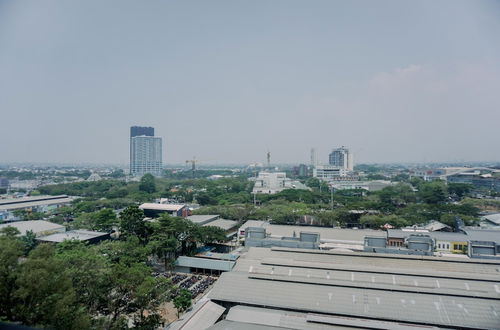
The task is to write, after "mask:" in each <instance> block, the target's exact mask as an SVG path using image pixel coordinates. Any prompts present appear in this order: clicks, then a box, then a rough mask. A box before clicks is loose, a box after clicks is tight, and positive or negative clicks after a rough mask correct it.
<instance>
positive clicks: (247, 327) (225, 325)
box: [208, 320, 289, 330]
mask: <svg viewBox="0 0 500 330" xmlns="http://www.w3.org/2000/svg"><path fill="white" fill-rule="evenodd" d="M284 329H289V328H282V327H272V326H268V325H260V324H250V323H243V322H234V321H226V320H224V321H220V322H217V323H216V324H215V325H213V326H211V327H210V328H208V330H284Z"/></svg>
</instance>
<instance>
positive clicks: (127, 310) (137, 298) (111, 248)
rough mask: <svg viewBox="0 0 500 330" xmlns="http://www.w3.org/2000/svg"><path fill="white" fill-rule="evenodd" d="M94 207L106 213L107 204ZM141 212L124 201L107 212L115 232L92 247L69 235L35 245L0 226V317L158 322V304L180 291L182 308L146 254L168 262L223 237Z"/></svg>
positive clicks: (56, 325)
mask: <svg viewBox="0 0 500 330" xmlns="http://www.w3.org/2000/svg"><path fill="white" fill-rule="evenodd" d="M102 213H103V218H107V215H106V214H104V213H109V211H104V212H102ZM109 218H111V217H109ZM143 218H144V214H143V213H142V211H141V210H140V209H139V208H137V207H136V206H131V207H128V208H126V209H125V210H124V211H123V212H122V213H121V214H120V218H119V219H116V218H114V219H115V220H114V224H115V225H117V226H118V228H119V232H120V239H119V240H112V241H107V242H102V243H100V244H98V245H92V246H88V245H86V244H84V243H81V242H75V241H66V242H63V243H60V244H58V245H52V244H39V245H37V244H36V241H35V238H34V236H33V235H32V233H31V234H29V233H28V234H27V235H26V236H30V237H26V236H22V237H19V232H18V231H17V230H16V229H14V228H12V227H7V228H6V229H3V231H2V232H0V319H1V320H4V321H9V322H17V323H21V324H25V325H30V326H34V327H41V328H53V329H124V328H128V324H130V323H132V324H133V325H134V327H135V328H138V329H155V328H156V327H158V326H159V325H160V324H161V323H162V319H161V317H160V305H162V304H163V303H165V302H167V301H170V300H172V299H176V297H177V296H178V295H181V297H182V299H181V300H180V301H181V302H182V304H180V305H179V307H178V308H184V306H186V299H185V293H184V294H183V295H182V294H181V293H182V292H180V291H179V289H178V288H177V287H175V286H173V285H172V284H171V283H170V282H169V281H168V280H166V279H165V278H162V277H154V276H152V268H151V266H152V264H153V262H154V260H155V258H153V257H156V258H159V259H161V260H162V261H163V262H164V264H165V266H166V268H169V267H170V266H171V265H172V263H173V261H174V260H175V258H176V257H177V256H178V255H179V254H183V255H190V254H193V253H195V251H196V248H197V247H199V246H200V245H203V244H209V243H214V242H221V241H224V240H225V239H226V236H225V233H224V231H222V230H221V229H219V228H215V227H201V226H199V225H196V224H193V223H191V222H190V221H188V220H185V219H183V218H173V217H169V216H163V217H161V218H160V219H159V220H158V221H157V222H145V221H144V220H143ZM99 225H103V223H101V222H100V223H99ZM177 300H179V299H177ZM189 303H190V302H189ZM176 306H177V305H176Z"/></svg>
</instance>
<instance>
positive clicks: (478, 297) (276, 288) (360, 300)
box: [207, 247, 500, 329]
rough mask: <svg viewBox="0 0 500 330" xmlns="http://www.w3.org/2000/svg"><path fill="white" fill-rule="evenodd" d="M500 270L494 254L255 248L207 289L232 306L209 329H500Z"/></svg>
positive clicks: (217, 300)
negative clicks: (460, 255)
mask: <svg viewBox="0 0 500 330" xmlns="http://www.w3.org/2000/svg"><path fill="white" fill-rule="evenodd" d="M498 269H500V262H499V261H493V260H470V259H467V260H461V259H458V260H457V259H456V258H445V257H431V256H411V255H408V256H405V255H384V254H373V253H363V252H361V253H347V252H343V253H342V252H333V251H321V250H304V249H289V248H271V249H270V248H256V247H252V248H250V249H249V250H248V252H247V253H246V254H244V255H242V256H241V257H240V258H239V259H238V261H237V263H236V265H235V266H234V268H233V270H232V271H231V272H226V273H223V274H222V275H221V277H220V279H219V280H218V281H217V282H216V283H215V285H214V287H213V289H212V290H211V291H210V293H209V294H208V296H207V298H209V299H211V301H212V302H214V303H216V304H218V305H220V306H223V307H225V308H226V309H227V311H228V312H227V315H226V316H225V320H223V321H221V322H219V323H216V324H215V325H214V326H213V327H211V328H210V329H261V328H262V329H273V328H272V327H276V329H279V328H280V327H281V328H290V329H339V328H340V329H357V328H365V329H366V328H370V329H388V328H393V329H418V328H429V327H444V328H454V329H496V328H498V326H499V325H500V284H499V283H500V273H499V272H498ZM287 325H288V326H287ZM320 325H321V326H322V327H320Z"/></svg>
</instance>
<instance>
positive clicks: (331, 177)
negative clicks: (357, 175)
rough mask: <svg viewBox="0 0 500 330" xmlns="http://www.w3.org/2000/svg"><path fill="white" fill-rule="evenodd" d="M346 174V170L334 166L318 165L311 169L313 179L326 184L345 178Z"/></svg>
mask: <svg viewBox="0 0 500 330" xmlns="http://www.w3.org/2000/svg"><path fill="white" fill-rule="evenodd" d="M348 173H349V171H348V170H347V169H345V168H342V167H339V166H334V165H318V166H316V167H314V169H313V177H315V178H318V179H320V180H322V181H328V182H329V181H335V180H338V179H339V178H340V177H346V176H347V175H348Z"/></svg>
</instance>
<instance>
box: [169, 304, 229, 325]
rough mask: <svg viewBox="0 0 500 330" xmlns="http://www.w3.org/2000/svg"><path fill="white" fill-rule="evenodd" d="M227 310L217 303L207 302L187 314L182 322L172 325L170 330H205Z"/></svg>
mask: <svg viewBox="0 0 500 330" xmlns="http://www.w3.org/2000/svg"><path fill="white" fill-rule="evenodd" d="M225 310H226V309H225V308H224V307H222V306H220V305H217V304H216V303H214V302H212V301H210V300H206V301H203V302H200V304H199V306H195V308H194V309H193V310H192V311H191V312H189V313H186V314H185V315H184V316H183V317H182V319H181V320H179V321H177V322H175V323H174V324H172V325H171V326H170V327H169V328H168V329H169V330H205V329H207V328H209V327H210V326H211V325H213V324H214V323H215V322H217V320H218V319H219V318H220V316H221V315H222V314H223V313H224V311H225Z"/></svg>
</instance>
